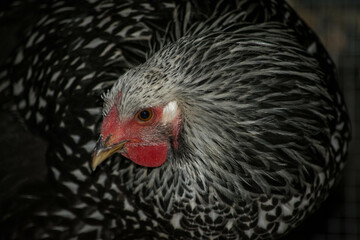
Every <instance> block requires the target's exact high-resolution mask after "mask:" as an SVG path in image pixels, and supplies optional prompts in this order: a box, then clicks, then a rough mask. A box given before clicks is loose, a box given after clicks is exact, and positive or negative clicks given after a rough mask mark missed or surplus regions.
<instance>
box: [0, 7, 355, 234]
mask: <svg viewBox="0 0 360 240" xmlns="http://www.w3.org/2000/svg"><path fill="white" fill-rule="evenodd" d="M49 6H50V7H47V8H44V9H46V10H48V9H50V12H49V13H46V14H44V16H42V15H40V17H39V20H38V21H37V24H36V25H35V26H36V27H34V29H33V30H32V32H30V34H29V36H28V40H27V42H26V44H25V45H24V46H23V47H22V48H20V50H19V51H18V53H17V55H15V56H14V58H13V60H12V61H10V63H9V64H10V66H11V67H9V68H8V70H5V73H3V74H2V75H1V76H5V78H4V79H14V80H13V81H12V82H10V83H7V82H5V83H4V84H3V85H2V86H5V87H2V89H5V90H6V93H7V94H10V95H12V96H13V99H12V101H9V102H11V103H9V105H12V106H15V108H16V109H17V111H19V113H20V115H22V116H23V118H24V121H25V122H26V124H27V125H28V126H29V127H30V128H31V129H33V131H38V132H39V133H40V134H41V135H43V136H44V137H45V139H46V140H47V141H48V143H49V149H48V156H47V164H48V168H49V174H50V178H51V180H52V181H51V182H46V184H45V186H42V188H41V189H40V190H39V189H35V190H34V191H32V192H31V191H30V190H27V191H25V192H24V194H23V195H21V196H20V197H19V199H17V201H12V202H11V204H10V208H9V210H6V211H5V214H3V215H2V216H5V217H3V219H2V221H3V222H4V223H5V224H2V225H3V226H5V227H2V229H1V230H3V231H2V232H3V233H2V234H4V233H5V234H7V235H6V237H7V236H10V238H21V237H22V238H26V237H33V238H46V237H48V238H62V239H69V238H71V237H77V238H79V239H82V238H84V239H89V238H100V239H113V238H116V239H121V238H122V239H143V238H148V239H167V238H170V239H216V238H222V239H269V238H277V237H281V236H284V235H285V234H286V233H287V232H288V231H290V230H291V229H293V228H294V227H296V226H297V225H298V224H300V223H301V222H302V221H303V220H304V219H305V218H306V217H307V216H308V215H309V214H311V213H312V212H313V211H314V210H315V209H316V208H317V207H318V206H319V205H320V204H321V203H322V202H323V201H324V200H325V199H326V197H327V195H328V193H329V190H330V189H331V188H332V186H333V185H334V183H335V182H336V180H337V179H338V176H339V174H340V173H341V170H342V168H343V166H344V160H345V156H346V152H347V146H348V142H349V138H350V133H349V131H350V130H349V128H350V127H349V119H348V116H347V113H346V107H345V103H344V100H343V97H342V95H341V93H340V91H339V89H338V87H337V83H336V78H335V70H334V66H333V63H332V61H331V60H330V58H329V57H328V54H327V53H326V51H325V49H324V48H323V47H322V45H321V43H320V42H319V40H318V39H317V37H316V36H315V35H314V33H313V32H312V31H311V30H310V29H309V28H308V27H307V26H306V25H305V24H304V23H303V21H302V20H301V19H300V18H298V16H297V15H296V14H295V13H294V12H293V10H292V9H291V8H290V7H289V6H288V5H287V4H286V3H285V2H282V1H245V0H239V1H221V2H218V3H217V4H215V5H214V4H212V3H211V2H210V1H209V2H207V1H201V2H197V1H194V2H191V1H179V2H177V1H174V2H172V1H168V2H161V3H155V2H154V3H145V2H142V1H126V2H123V3H121V4H120V3H119V4H115V3H112V2H96V1H95V2H92V1H89V2H87V1H84V2H83V5H81V4H79V3H73V2H70V1H69V2H67V1H59V2H57V3H51V4H50V3H49ZM44 11H45V10H44ZM55 29H56V31H55ZM79 33H81V34H79ZM146 56H148V57H146ZM39 59H41V60H43V61H40V60H39ZM20 70H21V71H20ZM126 70H127V71H126ZM24 72H25V73H26V74H25V76H24ZM123 73H124V74H123ZM119 76H120V77H119ZM7 84H8V85H7ZM7 86H9V88H7ZM111 86H112V87H111ZM106 89H109V90H108V91H106ZM104 90H105V91H106V93H105V94H104V95H103V99H104V108H103V114H101V111H100V105H101V104H100V101H99V96H100V94H101V92H103V91H104ZM13 108H14V107H13ZM102 115H103V120H102ZM98 125H99V126H100V125H101V128H100V137H99V138H98V141H97V143H96V146H95V141H96V135H97V126H98ZM94 146H95V149H94V151H93V153H92V157H91V156H90V155H91V152H92V149H93V148H94ZM108 158H110V159H109V160H106V159H108ZM90 160H91V163H89V162H90ZM105 160H106V161H105ZM91 168H92V169H93V170H95V171H94V172H92V171H91ZM29 196H31V197H29ZM19 206H21V208H20V210H21V211H20V210H19ZM22 209H25V211H22ZM24 212H25V213H26V216H27V217H26V218H24V219H22V218H21V217H19V216H23V215H24V214H23V213H24ZM29 219H31V222H30V223H29Z"/></svg>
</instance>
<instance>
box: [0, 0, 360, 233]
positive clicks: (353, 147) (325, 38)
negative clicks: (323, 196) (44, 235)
mask: <svg viewBox="0 0 360 240" xmlns="http://www.w3.org/2000/svg"><path fill="white" fill-rule="evenodd" d="M288 2H289V3H290V5H291V6H292V7H293V8H294V9H295V10H296V11H297V12H298V14H299V15H300V16H301V17H302V18H303V19H304V20H305V22H307V24H308V25H310V26H311V28H313V29H314V30H315V32H316V33H317V34H318V35H319V37H320V39H321V40H322V42H323V44H324V45H325V47H326V48H327V50H328V51H329V53H330V55H331V56H332V58H333V60H334V62H335V64H336V66H337V69H338V76H339V85H340V87H341V89H342V91H343V93H344V95H345V99H346V102H347V106H348V109H349V113H350V118H351V122H352V142H351V144H350V150H349V156H348V164H347V166H346V168H345V171H344V174H343V178H342V179H341V181H340V183H339V184H338V185H337V187H336V188H335V189H334V190H333V192H332V193H331V195H330V197H329V199H328V200H327V201H326V202H325V203H324V204H323V206H322V207H321V208H320V209H319V210H318V211H317V212H316V213H315V214H314V215H313V216H311V217H310V218H309V219H308V220H307V221H305V223H304V224H302V225H301V226H300V227H299V228H298V229H297V230H296V231H294V232H292V233H291V234H290V236H288V237H287V238H286V239H289V240H294V239H295V240H300V239H307V240H360V0H288ZM1 4H2V3H0V7H1ZM33 14H34V13H31V12H30V11H29V13H28V14H24V13H22V14H21V15H18V14H16V13H15V14H14V18H13V19H11V21H10V22H6V23H5V22H0V32H1V37H0V46H1V50H0V63H1V62H3V61H4V60H5V59H6V58H7V57H8V55H9V54H10V52H11V50H12V49H13V48H14V47H15V46H16V44H17V43H18V41H19V39H18V37H17V34H18V33H19V32H21V30H22V29H21V26H22V24H21V22H23V21H27V20H28V19H31V16H32V15H33ZM3 33H6V34H3ZM4 46H5V47H4ZM0 119H1V121H0V146H1V148H0V158H1V159H2V161H1V162H0V185H3V186H0V189H6V186H9V184H12V183H14V182H16V177H17V176H12V177H11V178H6V179H4V177H3V176H5V175H6V174H3V173H6V172H9V171H12V169H15V168H16V169H17V170H18V169H19V168H22V169H24V171H25V172H26V174H27V175H29V179H30V178H31V179H34V178H35V179H36V178H38V179H40V178H42V176H44V175H45V174H46V169H45V168H44V161H45V160H44V159H45V151H46V145H45V143H44V142H43V141H42V140H41V139H40V138H38V137H34V136H33V135H32V134H30V133H28V132H27V131H26V129H25V128H24V127H23V126H22V125H21V124H19V123H18V122H14V117H13V116H9V114H8V113H7V112H2V111H0ZM29 152H32V154H31V155H29V154H28V153H29ZM14 158H19V159H21V158H27V159H29V158H31V161H27V162H28V163H29V162H30V163H31V166H18V165H14V164H13V165H11V162H16V163H19V162H21V161H13V160H14ZM2 163H3V164H4V165H6V166H7V168H6V169H4V168H3V167H2V166H1V164H2ZM30 167H31V168H33V169H36V171H29V168H30ZM17 172H18V174H24V173H22V172H21V171H20V172H19V171H17ZM35 173H36V174H35ZM9 191H11V189H9ZM6 194H9V192H1V193H0V199H2V197H3V196H4V195H6Z"/></svg>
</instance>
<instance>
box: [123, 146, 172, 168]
mask: <svg viewBox="0 0 360 240" xmlns="http://www.w3.org/2000/svg"><path fill="white" fill-rule="evenodd" d="M126 148H127V157H128V158H129V159H130V160H131V161H133V162H134V163H136V164H139V165H141V166H144V167H159V166H161V165H162V164H163V163H164V162H165V161H166V158H167V152H168V146H167V144H166V143H159V144H157V145H139V144H130V143H129V144H127V145H126Z"/></svg>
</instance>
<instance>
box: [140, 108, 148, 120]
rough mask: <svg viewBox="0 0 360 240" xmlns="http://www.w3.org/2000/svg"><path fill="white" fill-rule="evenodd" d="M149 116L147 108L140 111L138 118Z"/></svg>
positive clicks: (144, 118)
mask: <svg viewBox="0 0 360 240" xmlns="http://www.w3.org/2000/svg"><path fill="white" fill-rule="evenodd" d="M149 117H150V112H149V111H148V110H144V111H142V112H141V113H140V118H141V119H143V120H146V119H148V118H149Z"/></svg>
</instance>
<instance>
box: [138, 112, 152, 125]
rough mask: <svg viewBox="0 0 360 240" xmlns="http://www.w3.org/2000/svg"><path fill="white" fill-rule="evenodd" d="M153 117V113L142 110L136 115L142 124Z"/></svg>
mask: <svg viewBox="0 0 360 240" xmlns="http://www.w3.org/2000/svg"><path fill="white" fill-rule="evenodd" d="M152 116H153V112H152V110H151V109H144V110H142V111H140V112H139V113H138V115H137V117H138V119H139V120H140V121H142V122H146V121H149V120H150V119H151V118H152Z"/></svg>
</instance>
